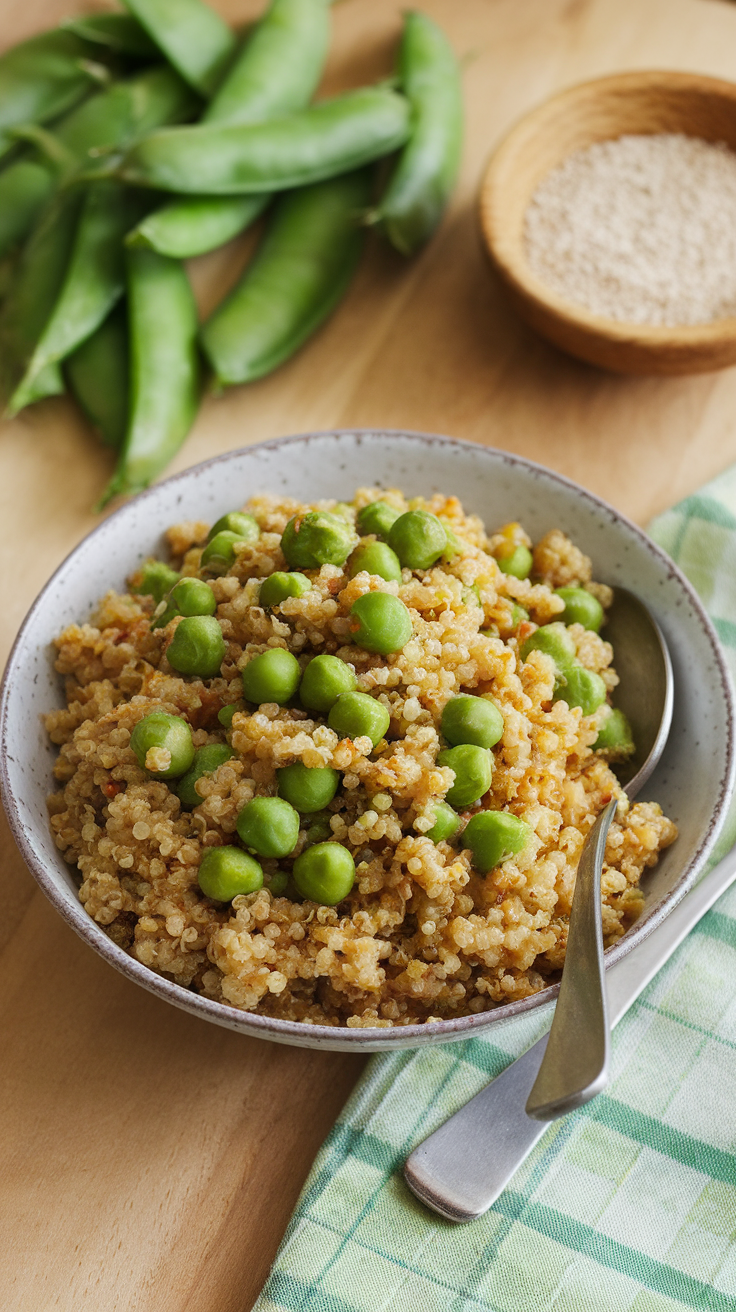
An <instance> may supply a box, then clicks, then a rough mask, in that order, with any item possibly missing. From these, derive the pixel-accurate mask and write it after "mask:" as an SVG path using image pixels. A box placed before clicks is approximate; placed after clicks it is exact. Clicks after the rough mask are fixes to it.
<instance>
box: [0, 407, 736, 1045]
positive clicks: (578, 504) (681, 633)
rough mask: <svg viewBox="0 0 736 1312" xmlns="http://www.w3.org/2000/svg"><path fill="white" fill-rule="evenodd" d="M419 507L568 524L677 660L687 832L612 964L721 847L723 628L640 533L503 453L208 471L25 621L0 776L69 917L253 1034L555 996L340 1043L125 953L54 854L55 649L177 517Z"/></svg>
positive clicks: (465, 1029)
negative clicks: (360, 492)
mask: <svg viewBox="0 0 736 1312" xmlns="http://www.w3.org/2000/svg"><path fill="white" fill-rule="evenodd" d="M374 484H378V485H381V486H398V487H401V488H402V489H404V490H405V491H407V492H409V493H410V494H417V493H423V494H429V493H432V492H435V491H446V492H450V491H451V492H453V493H455V494H457V495H458V496H459V497H460V499H461V501H462V502H463V503H464V505H465V506H466V508H467V509H468V510H471V511H474V512H476V513H478V514H479V515H481V517H482V518H483V519H484V520H485V522H486V524H487V525H488V526H489V527H490V526H496V525H499V524H502V523H505V522H507V521H508V520H509V518H511V517H513V518H514V519H519V520H521V521H522V523H523V524H524V526H525V527H526V529H527V530H528V531H529V532H530V534H531V535H532V536H533V537H534V538H535V539H536V538H538V537H540V536H541V535H542V534H543V533H545V532H546V531H547V530H549V529H551V528H554V527H559V528H562V529H563V530H564V531H566V532H568V533H569V534H570V535H571V537H573V539H574V540H575V542H576V543H577V544H578V545H579V546H580V547H582V549H583V550H584V551H585V552H587V554H588V555H590V556H591V557H592V559H593V562H594V575H595V577H596V578H597V579H600V580H602V581H605V582H609V583H612V584H620V585H621V586H624V587H629V588H630V589H632V590H633V591H635V592H636V593H637V595H638V596H640V597H641V598H642V600H643V601H644V602H645V603H646V604H647V605H648V606H649V607H650V608H651V609H652V611H653V613H654V614H655V616H656V618H657V619H658V621H659V623H660V625H661V627H662V629H663V632H664V634H665V636H666V639H667V642H668V644H669V647H670V651H671V654H672V660H673V666H674V673H675V711H674V719H673V725H672V732H671V735H670V739H669V742H668V745H667V748H666V750H665V753H664V756H663V758H662V761H661V763H660V765H659V766H658V768H657V770H656V772H655V774H654V775H653V776H652V778H651V779H650V780H649V782H648V783H647V785H646V786H645V788H644V790H643V796H644V797H645V798H646V799H650V800H654V801H657V802H659V803H660V804H661V805H662V807H663V808H664V810H665V811H666V813H667V814H668V815H669V816H671V817H672V818H673V819H674V820H675V821H676V823H677V825H678V826H679V830H680V836H679V838H678V840H677V842H676V843H675V844H674V846H673V847H671V848H669V849H668V850H667V851H666V852H665V853H664V854H663V856H662V858H661V860H660V862H659V864H658V866H657V868H656V869H655V870H654V871H653V872H652V873H651V875H648V876H647V877H646V879H645V892H646V902H645V909H644V912H643V915H642V917H641V919H640V920H639V921H638V922H637V924H636V925H635V926H634V927H633V928H632V929H631V930H630V931H629V933H628V934H627V935H626V936H625V938H624V939H622V940H621V941H620V942H619V943H618V944H617V945H616V946H615V947H614V948H613V949H612V950H611V952H610V954H609V956H610V960H611V961H614V960H617V959H618V958H620V957H621V955H622V954H624V953H625V952H626V951H628V950H629V949H630V948H631V947H633V946H634V945H635V944H636V943H637V942H638V941H639V940H640V939H641V938H642V936H643V935H645V934H646V933H648V932H649V931H650V930H651V929H652V928H653V927H654V926H655V925H656V924H657V923H658V921H659V920H660V919H661V918H662V916H663V915H665V914H666V913H667V910H668V909H669V908H670V907H671V906H672V905H674V903H675V902H676V901H677V900H678V899H679V897H680V896H682V895H683V894H684V892H685V891H686V890H687V888H688V887H689V886H690V885H691V883H692V882H693V880H694V879H695V876H696V874H697V872H698V871H699V870H700V868H701V867H702V865H703V862H704V860H705V858H706V856H707V853H708V851H709V850H710V847H711V846H712V843H713V842H714V840H715V837H716V835H717V832H718V829H719V827H720V824H721V821H722V819H723V815H724V810H725V806H726V803H727V800H728V797H729V795H730V789H731V786H732V770H733V763H732V755H733V751H732V714H731V693H730V687H729V682H728V676H727V674H726V672H725V667H724V665H723V660H722V657H721V654H720V650H719V647H718V643H717V639H716V638H715V634H714V632H713V629H712V626H711V625H710V623H709V621H708V620H707V618H706V617H705V615H704V612H703V611H702V608H701V606H700V603H699V601H698V599H697V597H696V596H695V594H694V592H693V591H692V589H691V588H690V586H689V584H687V583H686V582H685V580H684V579H683V577H682V575H681V574H680V573H679V571H678V570H677V569H676V568H675V567H674V566H673V565H672V563H671V562H670V561H669V559H668V558H667V557H666V556H664V554H663V553H662V552H660V551H659V549H658V548H656V547H655V546H654V545H653V544H652V543H651V541H650V540H649V539H648V538H647V537H646V535H645V534H644V533H643V532H642V531H641V530H640V529H638V528H636V526H635V525H633V524H631V523H630V522H629V521H627V520H626V519H624V518H623V517H622V516H620V515H619V514H618V513H617V512H615V511H614V510H613V509H612V508H610V507H608V506H606V505H605V503H603V502H601V501H599V500H598V499H597V498H595V497H594V496H592V494H590V493H588V492H585V491H584V490H583V489H581V488H579V487H577V486H576V485H575V484H573V483H570V482H569V481H567V480H566V479H564V478H562V477H560V476H559V475H556V474H554V473H552V472H551V471H548V470H545V469H543V468H542V467H540V466H537V465H533V464H531V463H530V462H527V461H524V460H522V459H520V458H518V457H515V456H511V455H507V454H505V453H504V452H500V451H493V450H490V449H488V448H485V447H480V446H477V445H475V444H472V443H466V442H455V441H451V440H450V439H447V438H439V437H429V436H425V435H412V434H407V433H392V432H375V433H361V432H358V433H322V434H312V435H307V436H304V437H301V438H291V439H284V440H281V441H275V442H267V443H264V444H263V445H261V446H255V447H250V448H248V449H246V450H243V451H235V452H232V453H230V454H228V455H226V456H222V457H220V458H218V459H215V460H212V461H209V462H207V463H206V464H203V465H199V466H196V467H195V468H193V469H190V470H187V471H185V472H184V473H183V474H180V475H178V476H176V477H174V478H171V479H169V480H167V481H166V482H164V483H162V484H160V485H159V486H157V487H155V488H153V489H152V490H151V491H150V492H148V493H145V494H143V495H141V496H139V497H137V498H135V499H134V500H133V501H132V502H130V503H128V504H127V505H125V506H123V507H122V508H121V509H120V510H119V511H117V513H116V514H114V515H112V516H111V517H110V518H109V519H108V520H106V521H105V522H104V523H103V524H102V525H100V527H99V528H97V529H96V530H95V531H94V532H93V533H92V534H91V535H90V536H89V537H88V538H86V539H85V540H84V541H83V542H82V543H81V544H80V546H79V547H77V548H76V550H75V551H74V552H72V554H71V555H70V556H69V557H68V558H67V560H66V561H65V562H64V563H63V564H62V565H61V567H60V568H59V570H58V571H57V573H56V574H55V575H54V577H53V578H52V579H51V580H50V582H49V583H48V584H47V586H46V588H45V589H44V591H43V592H42V593H41V594H40V596H39V598H38V600H37V601H36V602H35V603H34V606H33V607H32V609H31V611H30V612H29V614H28V616H27V618H26V620H25V622H24V625H23V627H22V629H21V632H20V634H19V636H18V639H17V641H16V645H15V647H14V649H13V652H12V653H11V657H10V660H9V662H8V667H7V670H6V676H5V682H4V685H3V693H2V701H1V703H0V767H1V770H2V779H3V793H4V801H5V805H6V809H7V810H8V815H9V818H10V821H11V825H12V826H13V829H14V832H15V835H16V838H17V840H18V841H19V843H20V846H21V850H22V852H23V855H24V857H25V859H26V861H27V863H28V865H29V867H30V868H31V870H32V872H33V874H34V875H35V877H36V878H37V880H38V881H39V883H40V884H41V886H42V888H43V889H44V891H45V892H46V894H47V895H48V896H49V897H50V898H51V900H52V901H53V903H54V905H55V906H56V907H57V909H58V910H59V911H60V912H61V913H62V914H63V915H64V917H65V919H67V921H68V922H69V923H70V924H71V925H72V926H73V927H74V928H75V930H76V931H77V932H78V933H80V934H81V935H82V936H83V937H84V938H85V939H86V940H87V942H89V943H90V944H91V945H92V946H93V947H94V948H95V949H96V950H97V951H99V952H101V953H102V955H103V956H105V957H106V959H107V960H108V961H110V962H111V963H112V964H113V965H115V966H116V967H117V968H118V969H120V970H123V971H124V973H125V974H127V975H128V976H129V977H131V978H133V979H135V980H136V981H137V982H138V983H140V984H143V985H144V987H146V988H148V989H150V990H151V991H153V992H155V993H157V994H159V995H160V996H163V997H165V998H167V999H168V1000H169V1001H170V1002H173V1003H174V1004H175V1005H177V1006H182V1007H185V1008H186V1009H187V1010H190V1011H193V1012H195V1013H196V1014H199V1015H201V1016H204V1017H206V1018H208V1019H210V1020H214V1021H216V1022H217V1023H219V1024H223V1025H228V1026H229V1027H231V1028H233V1029H238V1030H241V1031H243V1032H247V1033H254V1034H259V1035H261V1036H262V1037H264V1038H274V1039H277V1040H280V1041H282V1042H290V1043H297V1044H302V1045H304V1046H327V1047H333V1048H337V1047H344V1048H363V1049H365V1048H393V1047H404V1046H414V1045H416V1044H418V1043H426V1042H441V1041H447V1040H448V1039H453V1038H464V1037H467V1036H468V1035H469V1034H470V1033H474V1032H477V1031H478V1030H479V1029H483V1028H487V1027H488V1026H489V1025H497V1024H501V1023H503V1022H504V1021H506V1020H509V1019H511V1018H512V1017H513V1016H516V1015H518V1014H520V1013H521V1012H525V1011H529V1010H532V1009H534V1008H535V1007H538V1006H541V1005H544V1004H545V1003H546V1002H548V1001H549V1000H550V999H551V998H552V997H553V996H554V990H551V989H548V990H545V991H544V993H541V994H537V995H536V996H535V997H533V998H530V999H525V1000H524V1001H523V1002H520V1003H514V1004H511V1005H509V1006H508V1007H504V1008H500V1009H498V1010H496V1011H492V1012H486V1013H482V1014H481V1015H476V1016H470V1017H463V1018H461V1019H459V1020H452V1021H442V1022H439V1023H436V1024H432V1025H429V1026H412V1027H407V1028H406V1029H396V1030H388V1031H387V1030H380V1031H377V1030H373V1031H367V1030H339V1031H338V1030H335V1029H330V1028H328V1027H317V1026H300V1025H298V1024H295V1023H292V1022H286V1021H274V1020H270V1019H269V1018H266V1017H261V1016H254V1015H251V1014H250V1013H245V1012H237V1011H235V1010H234V1009H232V1008H229V1007H225V1006H222V1005H221V1004H219V1003H215V1002H211V1001H209V1000H207V999H203V998H200V997H199V996H197V995H195V994H192V993H189V992H188V991H187V990H185V989H183V988H181V987H179V986H178V985H175V984H173V983H171V982H170V981H168V980H165V979H163V978H162V977H159V976H156V975H154V974H153V973H152V972H151V971H149V970H147V969H146V968H145V967H144V966H142V965H140V964H139V963H138V962H136V961H134V960H133V959H132V958H131V957H128V956H127V954H126V953H124V952H122V951H121V950H120V949H119V948H117V947H116V946H115V945H114V944H113V943H112V942H111V941H110V940H109V939H108V938H107V936H106V935H105V934H104V933H103V931H102V930H101V929H100V928H99V926H97V925H96V924H95V923H94V922H93V921H92V920H90V918H89V917H88V916H87V913H86V912H85V911H84V910H83V908H82V907H81V905H80V903H79V901H78V898H77V884H76V881H75V872H73V871H72V869H71V868H70V867H68V866H67V865H66V863H65V862H64V861H63V859H62V857H61V855H60V853H59V852H58V851H57V849H56V847H55V845H54V843H53V841H52V838H51V834H50V830H49V821H48V812H47V807H46V798H47V795H48V793H49V791H50V789H51V787H52V767H53V763H54V760H55V757H56V749H55V748H54V747H53V746H52V744H51V743H50V742H49V741H48V739H47V736H46V734H45V731H44V729H43V726H42V724H41V721H40V715H41V713H42V712H43V711H44V710H46V709H50V708H52V707H55V706H61V705H63V704H64V701H63V695H62V689H61V686H60V679H59V676H58V675H57V674H56V673H55V671H54V668H53V661H54V649H53V647H52V640H53V638H54V635H56V634H57V633H59V632H60V631H61V630H62V629H63V628H64V626H65V625H67V624H69V623H71V622H76V621H79V622H82V621H84V620H85V619H86V618H87V617H88V615H89V614H90V611H91V608H92V606H93V604H94V602H95V601H96V599H97V598H98V597H100V596H101V595H103V593H104V592H105V591H106V590H108V589H109V588H111V587H113V588H120V589H123V588H124V586H125V578H126V576H127V575H129V574H130V573H131V572H132V571H133V570H134V569H135V568H136V566H137V565H138V564H139V562H140V561H141V560H143V559H145V558H146V557H147V556H149V555H152V554H158V553H161V551H162V531H163V530H164V529H165V528H167V527H168V526H169V525H170V524H172V523H175V522H177V521H179V520H184V519H190V518H197V519H205V520H210V521H214V520H215V519H216V518H218V517H219V515H221V514H223V513H224V512H225V511H227V510H230V509H233V508H234V507H236V506H239V505H241V504H242V503H243V502H244V501H245V500H246V499H247V498H248V497H249V496H250V495H252V494H254V493H256V492H273V493H285V494H289V495H292V496H296V497H298V498H300V499H304V500H312V499H319V498H321V497H326V496H331V497H337V498H348V497H350V496H352V494H353V493H354V491H355V489H356V488H357V487H360V486H366V485H374Z"/></svg>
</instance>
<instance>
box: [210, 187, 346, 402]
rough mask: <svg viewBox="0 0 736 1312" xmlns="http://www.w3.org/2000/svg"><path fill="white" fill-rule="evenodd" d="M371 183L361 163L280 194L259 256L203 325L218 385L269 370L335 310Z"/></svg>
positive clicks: (251, 379)
mask: <svg viewBox="0 0 736 1312" xmlns="http://www.w3.org/2000/svg"><path fill="white" fill-rule="evenodd" d="M369 191H370V175H369V173H368V172H367V171H365V170H360V171H359V172H354V173H349V174H343V175H342V176H340V177H338V178H333V179H330V180H329V181H327V182H319V183H315V184H313V185H312V186H310V187H304V188H301V189H300V190H298V191H295V192H291V193H289V194H288V195H286V196H284V197H282V198H281V200H280V201H279V202H278V204H277V207H276V210H275V212H274V216H273V220H272V223H271V226H270V228H269V229H268V232H267V233H266V236H265V237H264V239H263V242H262V244H261V246H260V248H259V250H258V252H257V253H256V256H255V258H254V260H253V261H252V263H251V264H250V266H249V267H248V269H247V270H246V272H245V274H244V276H243V278H242V279H241V281H240V282H239V283H238V285H237V286H236V287H235V288H234V290H233V291H232V292H231V293H230V295H229V296H228V297H227V299H226V300H225V301H224V302H223V304H222V305H220V306H219V307H218V308H217V310H216V311H215V313H214V314H213V315H212V316H211V318H210V319H209V320H208V322H207V323H206V324H205V326H204V328H203V329H202V333H201V340H202V346H203V349H204V352H205V355H206V356H207V359H208V360H209V362H210V364H211V365H212V368H213V370H214V374H215V379H216V382H217V384H218V385H220V386H222V385H229V384H233V383H246V382H252V381H253V379H255V378H260V377H262V376H263V375H264V374H267V373H270V372H271V370H273V369H275V368H277V366H278V365H280V364H281V363H282V362H283V361H284V360H286V359H288V358H289V356H290V355H293V353H294V352H295V351H296V350H298V348H299V347H300V346H301V345H302V343H303V342H304V341H305V340H306V339H307V337H309V336H310V335H311V334H312V333H313V332H314V331H315V329H316V328H317V327H318V326H319V325H320V324H321V323H322V322H323V320H324V319H326V318H327V316H328V315H329V314H330V313H331V311H332V310H333V309H334V307H335V306H336V305H337V303H338V301H339V300H340V299H341V297H342V295H343V293H344V292H345V289H346V288H347V286H348V283H349V282H350V279H351V277H352V275H353V272H354V270H355V267H356V264H357V262H358V259H359V256H360V252H361V249H362V245H363V233H362V231H361V227H360V225H359V223H358V215H359V214H360V212H361V211H362V209H363V208H364V206H365V204H366V202H367V200H368V196H369Z"/></svg>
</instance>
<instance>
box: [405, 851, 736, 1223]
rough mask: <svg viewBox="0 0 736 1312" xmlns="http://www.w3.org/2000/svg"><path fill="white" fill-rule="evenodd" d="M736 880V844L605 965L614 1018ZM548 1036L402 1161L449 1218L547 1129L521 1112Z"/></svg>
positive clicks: (492, 1184)
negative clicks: (619, 957) (658, 919)
mask: <svg viewBox="0 0 736 1312" xmlns="http://www.w3.org/2000/svg"><path fill="white" fill-rule="evenodd" d="M734 880H736V848H733V849H732V850H731V851H730V852H729V853H728V855H727V856H725V857H724V858H723V860H722V861H720V862H719V863H718V865H717V866H715V867H714V869H713V870H711V871H710V872H709V873H708V874H707V875H705V877H704V878H703V879H701V881H700V883H699V884H698V885H697V887H696V888H694V889H692V890H691V892H689V893H688V894H687V895H686V896H685V897H684V898H683V899H682V901H681V902H680V903H679V905H678V906H676V907H675V908H674V910H673V911H671V912H670V913H669V915H668V916H667V919H666V920H665V921H664V922H663V923H662V924H661V925H659V926H658V928H657V929H655V930H654V932H653V933H652V934H650V935H649V937H648V938H646V939H645V940H644V942H643V943H641V944H640V945H639V947H637V948H635V949H634V951H633V952H630V953H629V955H628V956H627V957H625V958H624V960H623V961H620V962H619V963H618V964H617V965H615V966H612V967H611V969H610V970H609V971H608V981H607V982H608V996H609V1000H610V1008H611V1024H612V1025H617V1024H618V1022H619V1021H620V1020H621V1018H622V1016H624V1015H625V1014H626V1012H627V1011H628V1009H629V1007H630V1006H632V1004H633V1003H634V1002H636V999H637V998H638V997H639V994H640V993H642V992H643V990H644V989H645V988H646V986H647V984H649V982H650V981H651V980H652V979H653V978H654V976H655V975H656V974H657V972H658V971H659V970H661V969H662V966H664V964H665V962H666V961H668V960H669V958H670V957H671V956H672V953H673V952H674V951H675V950H676V948H678V947H679V946H680V944H681V943H682V941H683V939H685V938H686V937H687V935H688V934H689V933H690V930H691V929H692V928H693V926H694V925H697V923H698V921H699V920H701V919H702V917H703V916H704V915H705V913H706V911H709V910H710V908H711V907H712V906H713V903H714V902H716V901H717V899H718V898H719V897H720V896H721V894H722V893H725V891H726V889H727V888H729V887H730V885H731V884H732V883H733V882H734ZM546 1044H547V1035H546V1034H545V1035H544V1036H543V1037H542V1038H541V1039H539V1040H538V1041H537V1043H535V1044H534V1047H533V1048H530V1049H529V1050H528V1052H525V1053H524V1055H523V1056H522V1057H518V1058H517V1060H516V1061H514V1062H512V1063H511V1065H510V1066H507V1067H506V1070H505V1071H504V1072H503V1073H502V1074H501V1075H499V1076H498V1077H497V1078H496V1079H495V1080H493V1081H492V1082H491V1083H490V1084H487V1085H486V1087H485V1088H484V1089H481V1091H480V1093H477V1094H476V1095H475V1097H474V1098H471V1100H470V1102H468V1103H466V1104H465V1106H464V1107H461V1108H460V1110H459V1111H458V1112H455V1114H454V1116H451V1117H450V1118H449V1120H447V1121H445V1123H444V1125H441V1126H440V1127H439V1129H438V1130H435V1131H434V1133H433V1134H430V1135H429V1136H428V1138H426V1139H425V1140H424V1142H423V1143H420V1144H418V1145H417V1147H416V1148H415V1149H414V1151H413V1152H412V1153H411V1155H410V1156H409V1157H408V1158H407V1160H406V1163H405V1165H404V1178H405V1180H406V1183H407V1184H408V1186H409V1188H410V1189H411V1190H412V1193H414V1194H416V1196H417V1198H419V1199H420V1201H421V1202H423V1203H425V1204H426V1206H427V1207H431V1208H432V1210H433V1211H434V1212H438V1213H439V1215H440V1216H443V1217H444V1218H445V1219H446V1220H448V1221H457V1222H463V1221H474V1220H476V1218H477V1217H479V1216H482V1215H483V1213H484V1212H487V1211H488V1208H489V1207H491V1206H492V1205H493V1203H495V1201H496V1199H497V1198H498V1196H499V1195H500V1194H501V1193H503V1191H504V1189H505V1188H506V1185H507V1184H508V1182H509V1180H510V1179H511V1177H512V1176H513V1175H514V1174H515V1172H516V1171H517V1170H518V1169H519V1167H520V1166H521V1164H522V1162H524V1161H525V1160H526V1158H527V1157H528V1155H529V1153H530V1152H531V1150H532V1148H534V1147H535V1145H536V1144H537V1143H539V1140H540V1139H541V1138H542V1136H543V1135H544V1133H545V1131H546V1130H547V1129H548V1128H549V1127H548V1126H547V1125H545V1124H544V1123H543V1122H542V1121H533V1120H532V1119H531V1118H530V1117H529V1116H527V1115H526V1114H525V1112H524V1099H525V1097H526V1095H527V1092H528V1090H529V1089H530V1087H531V1085H532V1083H533V1081H534V1077H535V1076H536V1074H537V1071H538V1069H539V1065H540V1063H541V1060H542V1057H543V1056H544V1049H545V1047H546Z"/></svg>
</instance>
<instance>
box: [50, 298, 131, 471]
mask: <svg viewBox="0 0 736 1312" xmlns="http://www.w3.org/2000/svg"><path fill="white" fill-rule="evenodd" d="M64 376H65V378H66V381H67V383H68V386H69V390H70V391H71V393H72V395H73V396H74V397H75V399H76V400H77V401H78V402H79V404H80V406H81V407H82V409H83V411H84V413H85V414H86V416H87V418H88V419H89V421H90V423H91V424H92V427H93V428H94V429H95V431H96V432H97V433H98V434H99V436H100V438H101V440H102V441H103V442H104V443H105V445H106V446H110V447H113V448H115V449H118V448H119V447H121V446H122V444H123V439H124V437H125V430H126V427H127V421H128V383H129V364H128V318H127V313H126V308H125V304H124V303H123V302H119V303H118V305H116V307H115V309H114V310H113V311H112V313H111V314H109V315H108V317H107V318H106V319H105V321H104V323H102V324H100V326H99V328H97V329H96V331H95V332H94V333H92V335H91V336H90V337H88V338H87V339H86V340H85V341H84V342H82V344H81V346H78V347H77V349H76V351H74V352H73V353H72V354H71V355H69V356H68V357H67V359H66V361H65V363H64Z"/></svg>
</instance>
